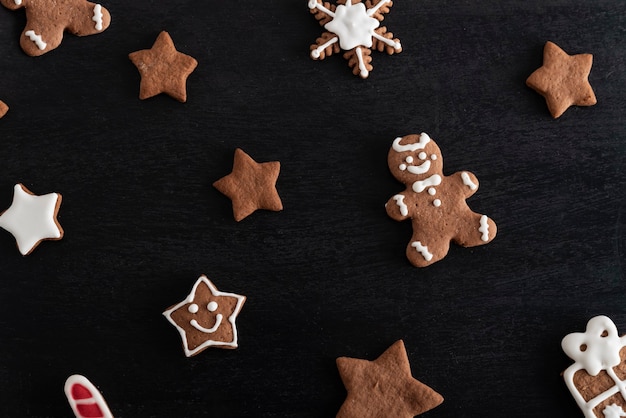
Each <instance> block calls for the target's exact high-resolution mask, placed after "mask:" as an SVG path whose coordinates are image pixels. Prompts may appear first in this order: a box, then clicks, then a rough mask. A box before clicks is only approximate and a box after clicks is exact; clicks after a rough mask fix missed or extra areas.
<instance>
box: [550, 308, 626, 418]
mask: <svg viewBox="0 0 626 418" xmlns="http://www.w3.org/2000/svg"><path fill="white" fill-rule="evenodd" d="M561 347H562V348H563V351H565V354H567V355H568V356H569V357H570V358H571V359H572V360H574V364H572V365H571V366H569V367H568V368H567V369H566V370H565V372H564V373H563V378H564V379H565V384H566V385H567V388H568V389H569V390H570V392H571V393H572V396H573V397H574V399H575V400H576V403H577V404H578V406H579V407H580V409H581V410H582V411H583V414H584V416H585V418H620V417H626V336H621V337H620V336H619V334H618V333H617V327H616V326H615V324H614V323H613V321H612V320H611V319H610V318H608V317H606V316H596V317H593V318H591V319H590V320H589V322H588V323H587V328H586V329H585V332H574V333H571V334H568V335H566V336H565V338H563V341H562V342H561Z"/></svg>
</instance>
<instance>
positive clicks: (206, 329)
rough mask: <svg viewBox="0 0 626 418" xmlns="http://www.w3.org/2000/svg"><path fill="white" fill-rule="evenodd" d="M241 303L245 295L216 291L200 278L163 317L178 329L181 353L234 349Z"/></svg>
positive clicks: (190, 354)
mask: <svg viewBox="0 0 626 418" xmlns="http://www.w3.org/2000/svg"><path fill="white" fill-rule="evenodd" d="M245 301H246V297H245V296H242V295H237V294H235V293H226V292H220V291H218V290H217V288H216V287H215V285H214V284H213V283H211V281H210V280H209V279H208V278H207V277H206V276H204V275H202V276H200V278H199V279H198V280H197V281H196V284H194V286H193V289H191V293H190V294H189V296H187V298H185V300H183V301H182V302H180V303H178V304H176V305H174V306H172V307H170V308H168V309H167V310H166V311H165V312H163V315H165V317H166V318H167V320H168V321H170V322H171V323H172V324H173V325H174V326H175V327H176V329H178V332H179V333H180V336H181V337H182V339H183V348H184V350H185V354H186V355H187V357H191V356H195V355H196V354H198V353H200V352H201V351H203V350H204V349H206V348H208V347H218V348H237V326H236V324H235V321H236V319H237V315H239V311H241V308H242V306H243V304H244V302H245Z"/></svg>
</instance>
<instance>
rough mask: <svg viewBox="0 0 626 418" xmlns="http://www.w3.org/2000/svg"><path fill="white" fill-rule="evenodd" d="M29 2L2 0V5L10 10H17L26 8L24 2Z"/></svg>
mask: <svg viewBox="0 0 626 418" xmlns="http://www.w3.org/2000/svg"><path fill="white" fill-rule="evenodd" d="M25 1H28V0H0V3H1V4H2V5H3V6H4V7H6V8H7V9H10V10H17V9H19V8H22V7H24V2H25Z"/></svg>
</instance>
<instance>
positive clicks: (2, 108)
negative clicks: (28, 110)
mask: <svg viewBox="0 0 626 418" xmlns="http://www.w3.org/2000/svg"><path fill="white" fill-rule="evenodd" d="M8 111H9V106H7V104H6V103H4V102H3V101H2V100H0V119H2V118H3V117H4V115H6V114H7V112H8Z"/></svg>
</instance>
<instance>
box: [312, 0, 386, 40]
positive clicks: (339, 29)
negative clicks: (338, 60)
mask: <svg viewBox="0 0 626 418" xmlns="http://www.w3.org/2000/svg"><path fill="white" fill-rule="evenodd" d="M381 3H384V2H381ZM379 26H380V22H379V21H378V20H376V19H374V18H373V17H371V16H369V15H368V13H367V9H366V8H365V5H364V4H363V3H357V4H354V5H353V4H352V1H351V0H348V1H347V2H346V4H345V5H343V4H340V5H339V6H337V9H336V10H335V16H334V17H333V20H331V21H330V22H328V23H327V24H325V25H324V29H326V30H327V31H329V32H332V33H334V34H335V35H337V36H338V37H339V46H340V47H341V49H344V50H346V51H347V50H350V49H352V48H355V47H357V46H364V47H366V48H371V47H372V37H373V36H374V29H376V28H378V27H379Z"/></svg>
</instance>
